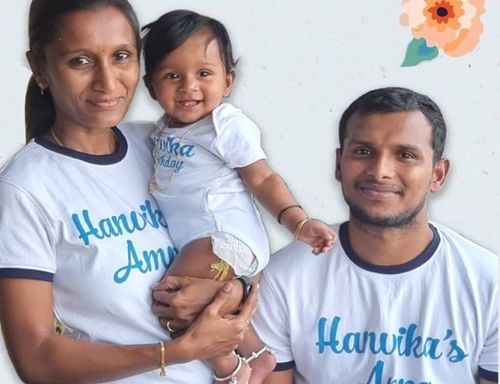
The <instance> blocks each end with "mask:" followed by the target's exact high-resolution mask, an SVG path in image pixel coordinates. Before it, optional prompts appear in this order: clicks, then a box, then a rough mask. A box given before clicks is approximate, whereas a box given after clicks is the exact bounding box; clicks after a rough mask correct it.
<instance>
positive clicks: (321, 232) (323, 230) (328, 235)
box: [295, 219, 337, 255]
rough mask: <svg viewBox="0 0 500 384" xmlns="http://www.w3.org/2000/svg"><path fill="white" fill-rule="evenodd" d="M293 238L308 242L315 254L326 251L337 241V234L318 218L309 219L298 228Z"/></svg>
mask: <svg viewBox="0 0 500 384" xmlns="http://www.w3.org/2000/svg"><path fill="white" fill-rule="evenodd" d="M298 229H299V230H298V232H297V233H296V236H295V239H296V240H299V241H302V242H304V243H306V244H309V245H310V246H311V247H312V252H313V253H314V254H315V255H319V254H320V253H325V252H328V251H329V250H330V249H331V248H332V247H333V244H335V241H337V234H336V233H335V231H334V230H333V229H331V228H330V227H329V226H328V225H326V224H325V223H323V222H322V221H320V220H316V219H310V220H308V221H307V222H306V223H305V224H304V225H302V227H300V228H298Z"/></svg>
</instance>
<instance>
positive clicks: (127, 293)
mask: <svg viewBox="0 0 500 384" xmlns="http://www.w3.org/2000/svg"><path fill="white" fill-rule="evenodd" d="M119 129H120V131H121V132H122V133H123V135H125V137H126V140H125V138H124V137H123V136H122V134H121V133H120V131H116V132H117V135H118V137H119V138H120V152H121V153H122V155H118V156H115V155H110V156H92V155H86V156H83V157H85V158H86V159H87V160H89V161H85V160H83V159H82V158H81V157H82V156H80V155H81V154H80V155H79V154H78V153H77V152H74V151H71V150H67V149H61V148H60V147H57V146H55V145H54V144H52V143H50V142H48V141H47V140H43V139H38V140H37V142H33V141H32V142H30V143H29V144H28V145H26V146H25V147H24V148H23V149H22V150H21V151H19V152H18V153H17V154H16V155H15V157H14V158H13V159H12V160H11V161H10V162H9V163H8V164H7V165H6V167H5V168H4V169H3V170H2V172H1V173H0V201H1V205H0V228H1V230H0V276H11V277H12V276H17V277H25V278H32V279H37V278H40V276H39V274H40V273H41V274H42V275H44V276H45V277H47V276H48V277H51V276H52V275H53V297H54V311H55V313H56V314H57V316H58V317H59V318H60V320H62V321H63V323H64V324H65V325H66V326H67V327H68V331H69V334H70V335H71V336H72V337H74V338H78V339H82V340H91V341H96V342H104V343H113V344H115V343H116V344H144V343H157V342H158V341H159V340H167V339H169V336H168V334H167V333H166V332H164V331H163V330H162V329H161V327H160V326H159V323H158V319H157V318H156V316H154V315H153V313H152V312H151V304H152V295H151V286H152V285H153V284H154V283H156V282H157V281H158V280H160V279H161V278H162V276H163V275H164V273H165V271H166V269H167V267H168V266H169V265H170V263H171V262H172V261H173V258H174V256H175V255H176V251H175V249H174V247H173V245H172V243H171V240H170V238H169V236H168V233H167V230H166V223H165V219H164V218H163V216H162V214H161V213H160V211H159V209H158V207H157V206H156V204H155V202H154V199H153V198H152V196H151V195H150V194H149V191H148V184H149V179H150V176H151V170H152V167H153V161H152V156H151V150H152V148H151V142H150V139H149V135H150V134H151V132H152V130H153V129H154V124H139V123H128V124H123V125H121V126H120V128H119ZM127 145H128V148H127ZM19 332H23V330H22V329H20V330H19ZM117 382H119V383H126V384H145V383H164V384H166V383H169V384H181V383H189V382H190V383H207V384H208V383H211V372H210V370H209V369H208V367H207V366H206V365H205V364H204V363H202V362H199V361H197V362H192V363H189V364H184V365H174V366H169V367H168V375H167V377H160V376H159V370H158V369H156V370H153V371H151V372H149V373H146V374H142V375H137V376H133V377H130V378H128V379H124V380H120V381H117Z"/></svg>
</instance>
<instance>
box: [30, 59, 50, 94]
mask: <svg viewBox="0 0 500 384" xmlns="http://www.w3.org/2000/svg"><path fill="white" fill-rule="evenodd" d="M26 58H27V59H28V63H29V65H30V68H31V72H32V73H33V78H34V79H35V82H36V83H37V85H38V87H40V90H45V89H47V88H48V86H49V85H48V82H47V79H46V77H45V75H44V74H43V71H42V66H41V64H40V63H39V62H38V60H37V58H36V57H35V54H34V53H33V51H27V52H26Z"/></svg>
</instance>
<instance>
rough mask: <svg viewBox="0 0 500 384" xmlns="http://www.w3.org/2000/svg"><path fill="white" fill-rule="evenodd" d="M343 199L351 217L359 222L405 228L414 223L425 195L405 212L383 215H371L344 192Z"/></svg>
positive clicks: (423, 202) (375, 225)
mask: <svg viewBox="0 0 500 384" xmlns="http://www.w3.org/2000/svg"><path fill="white" fill-rule="evenodd" d="M344 199H345V201H346V203H347V205H348V206H349V210H350V214H351V217H352V218H354V219H356V220H357V221H359V222H360V223H361V224H365V225H371V226H374V227H380V228H395V229H396V228H405V227H410V226H412V225H413V224H414V223H415V217H416V216H417V215H418V213H419V212H420V211H421V210H422V208H423V207H424V205H425V197H424V198H423V199H422V200H421V201H420V202H419V203H418V204H417V206H416V207H415V208H413V209H411V210H408V211H406V212H403V213H400V214H397V215H393V216H385V217H372V216H370V214H369V213H368V212H367V211H366V210H364V209H363V208H361V207H360V206H358V205H356V204H354V203H353V202H352V201H350V200H349V199H348V198H347V196H346V195H345V194H344Z"/></svg>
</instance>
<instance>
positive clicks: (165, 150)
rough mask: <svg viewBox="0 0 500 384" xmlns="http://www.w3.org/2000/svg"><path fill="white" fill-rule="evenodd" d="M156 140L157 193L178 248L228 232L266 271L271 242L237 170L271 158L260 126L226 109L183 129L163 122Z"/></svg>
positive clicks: (154, 183) (154, 182)
mask: <svg viewBox="0 0 500 384" xmlns="http://www.w3.org/2000/svg"><path fill="white" fill-rule="evenodd" d="M152 139H153V141H154V142H155V150H154V158H155V162H156V166H155V174H154V176H153V179H152V191H153V194H154V196H155V198H156V199H157V201H158V205H159V206H160V208H161V210H162V212H163V214H164V215H165V217H166V219H167V223H168V225H169V231H170V235H171V236H172V239H173V240H174V244H175V245H176V247H177V248H178V249H182V248H183V247H184V246H185V245H186V244H188V243H189V242H191V241H193V240H195V239H199V238H202V237H207V236H209V235H210V234H211V233H214V232H217V231H222V232H227V233H230V234H232V235H234V236H236V237H237V238H238V239H240V240H241V241H243V242H244V243H245V244H246V245H247V246H248V247H249V248H250V249H251V250H252V252H253V254H254V255H255V257H256V258H257V260H258V267H257V268H258V270H260V269H262V268H263V267H264V266H265V265H266V264H267V262H268V260H269V244H268V240H267V236H266V233H265V230H264V226H263V224H262V221H261V218H260V214H259V212H258V210H257V208H256V207H255V204H254V200H253V196H252V195H251V193H250V192H249V191H248V190H247V188H246V187H245V185H244V184H243V181H242V180H241V178H240V177H239V175H238V172H237V170H236V169H235V168H240V167H245V166H248V165H250V164H252V163H254V162H256V161H258V160H260V159H265V158H266V155H265V154H264V151H263V150H262V147H261V145H260V132H259V129H258V128H257V126H256V125H255V124H254V123H252V121H250V120H249V119H248V118H247V117H246V116H245V115H244V114H243V113H242V112H241V111H240V110H239V109H236V108H235V107H233V106H232V105H230V104H226V103H224V104H221V105H220V106H218V107H217V108H216V109H215V110H214V111H213V112H212V113H211V114H210V115H209V116H207V117H206V118H204V119H202V120H199V121H197V122H195V123H193V124H191V125H188V126H186V127H183V128H169V127H168V126H165V122H164V119H162V120H160V122H159V123H158V128H157V129H156V130H155V132H154V133H153V135H152Z"/></svg>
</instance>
